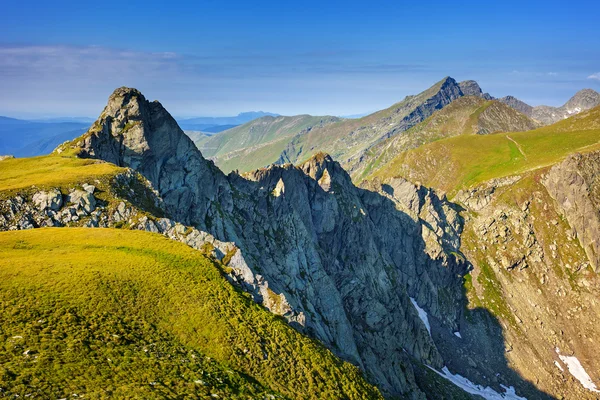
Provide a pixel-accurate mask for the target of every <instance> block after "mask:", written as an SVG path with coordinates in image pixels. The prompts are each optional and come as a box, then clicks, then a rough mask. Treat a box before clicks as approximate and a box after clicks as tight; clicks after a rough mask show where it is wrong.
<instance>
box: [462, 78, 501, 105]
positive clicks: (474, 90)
mask: <svg viewBox="0 0 600 400" xmlns="http://www.w3.org/2000/svg"><path fill="white" fill-rule="evenodd" d="M458 86H459V87H460V90H461V91H462V92H463V94H464V95H465V96H477V97H481V98H483V99H485V100H493V99H494V98H493V97H492V96H491V95H490V94H489V93H483V90H481V87H480V86H479V84H478V83H477V82H476V81H473V80H468V81H462V82H459V84H458Z"/></svg>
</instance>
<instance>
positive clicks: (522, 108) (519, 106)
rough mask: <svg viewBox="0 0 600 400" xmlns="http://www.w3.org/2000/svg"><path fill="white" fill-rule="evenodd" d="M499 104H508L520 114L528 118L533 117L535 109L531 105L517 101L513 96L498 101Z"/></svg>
mask: <svg viewBox="0 0 600 400" xmlns="http://www.w3.org/2000/svg"><path fill="white" fill-rule="evenodd" d="M498 101H499V102H501V103H504V104H506V105H507V106H509V107H511V108H514V109H515V110H517V111H518V112H520V113H523V114H525V115H527V116H528V117H532V116H533V107H532V106H530V105H529V104H527V103H525V102H523V101H521V100H519V99H517V98H516V97H513V96H505V97H502V98H500V99H498Z"/></svg>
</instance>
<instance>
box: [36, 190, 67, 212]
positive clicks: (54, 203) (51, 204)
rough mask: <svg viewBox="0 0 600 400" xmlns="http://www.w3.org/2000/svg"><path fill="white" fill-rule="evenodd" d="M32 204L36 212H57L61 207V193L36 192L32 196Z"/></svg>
mask: <svg viewBox="0 0 600 400" xmlns="http://www.w3.org/2000/svg"><path fill="white" fill-rule="evenodd" d="M32 200H33V203H34V204H35V206H36V207H37V209H38V210H40V211H44V210H53V211H57V210H59V209H60V208H61V207H62V204H63V198H62V193H61V192H60V190H58V189H51V190H49V191H47V192H43V191H42V192H37V193H35V194H34V195H33V198H32Z"/></svg>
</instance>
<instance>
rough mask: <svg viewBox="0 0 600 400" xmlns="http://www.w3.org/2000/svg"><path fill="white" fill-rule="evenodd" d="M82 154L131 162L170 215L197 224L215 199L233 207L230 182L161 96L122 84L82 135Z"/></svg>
mask: <svg viewBox="0 0 600 400" xmlns="http://www.w3.org/2000/svg"><path fill="white" fill-rule="evenodd" d="M76 141H77V147H79V148H80V149H81V154H80V156H81V157H89V158H97V159H101V160H104V161H107V162H111V163H113V164H116V165H119V166H127V167H130V168H132V169H134V170H136V171H138V172H140V173H141V174H142V175H143V176H144V177H146V178H147V179H148V180H149V181H151V182H152V184H153V185H154V187H155V188H156V189H157V190H158V191H159V192H160V193H161V196H162V199H163V201H164V205H165V207H166V209H167V210H168V212H169V213H170V215H173V217H175V218H177V219H178V220H180V221H182V222H184V223H187V224H191V225H196V224H198V223H199V222H200V221H201V220H202V219H203V218H204V217H205V216H206V215H207V211H208V209H209V208H210V205H211V203H212V202H215V201H217V198H218V201H219V204H220V205H221V207H225V208H226V209H229V210H230V207H231V204H230V203H231V202H230V200H229V199H226V195H227V194H228V193H230V192H229V191H228V183H227V181H226V179H225V176H224V175H223V174H221V173H220V172H219V171H218V169H217V168H216V167H215V166H214V165H213V164H212V162H209V161H207V160H205V159H204V157H202V155H201V154H200V152H199V151H197V149H196V146H195V145H194V143H193V142H192V141H191V139H190V138H189V137H188V136H187V135H185V133H183V131H182V130H181V129H180V128H179V126H178V125H177V122H176V121H175V119H173V117H172V116H171V115H170V114H169V113H168V112H167V111H166V110H165V109H164V108H163V106H162V105H161V104H160V103H159V102H158V101H153V102H149V101H147V100H146V99H145V98H144V96H143V95H142V94H141V93H140V92H139V91H137V90H135V89H129V88H119V89H117V90H115V91H114V93H113V94H112V95H111V96H110V98H109V100H108V104H107V105H106V107H105V108H104V111H103V112H102V114H101V115H100V118H99V119H98V120H97V121H96V122H95V123H94V125H93V126H92V128H90V130H89V131H88V132H87V133H86V134H85V135H84V136H82V138H80V139H77V140H76Z"/></svg>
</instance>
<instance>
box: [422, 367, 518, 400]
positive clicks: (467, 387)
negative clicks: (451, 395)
mask: <svg viewBox="0 0 600 400" xmlns="http://www.w3.org/2000/svg"><path fill="white" fill-rule="evenodd" d="M428 368H429V369H431V370H432V371H434V372H435V373H436V374H438V375H439V376H441V377H442V378H444V379H447V380H449V381H450V382H452V383H453V384H454V385H456V386H458V387H459V388H461V389H462V390H464V391H465V392H467V393H470V394H475V395H478V396H481V397H483V398H484V399H486V400H527V399H526V398H525V397H520V396H517V393H516V392H515V388H514V387H512V386H509V387H507V386H504V385H500V386H501V387H502V389H504V393H498V392H496V391H495V390H494V389H492V388H491V387H489V386H486V387H483V386H481V385H477V384H475V383H473V382H471V381H470V380H468V379H467V378H465V377H464V376H460V375H458V374H456V375H455V374H453V373H452V372H450V370H449V369H448V367H444V368H442V372H440V371H438V370H435V369H433V368H431V367H429V366H428Z"/></svg>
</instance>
